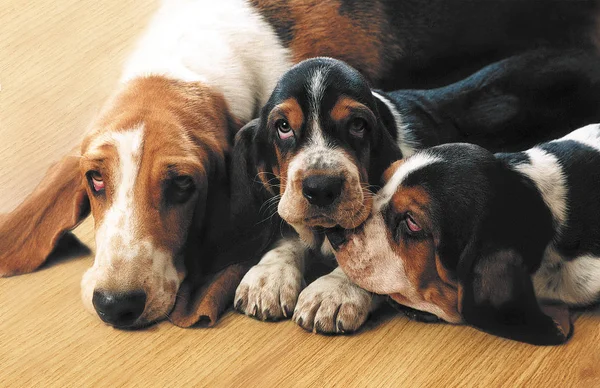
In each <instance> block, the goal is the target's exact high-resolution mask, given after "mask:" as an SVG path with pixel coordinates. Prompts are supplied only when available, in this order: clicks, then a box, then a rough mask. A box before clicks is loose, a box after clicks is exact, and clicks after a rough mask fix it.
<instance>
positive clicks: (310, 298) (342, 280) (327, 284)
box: [293, 267, 383, 334]
mask: <svg viewBox="0 0 600 388" xmlns="http://www.w3.org/2000/svg"><path fill="white" fill-rule="evenodd" d="M382 301H383V298H382V297H381V296H379V295H375V294H372V293H370V292H368V291H365V290H363V289H362V288H360V287H359V286H357V285H356V284H354V283H352V282H351V281H350V279H348V277H347V276H346V274H345V273H344V272H343V271H342V269H341V268H339V267H338V268H336V269H335V270H333V272H331V273H329V274H327V275H325V276H322V277H320V278H318V279H317V280H315V281H314V282H313V283H311V284H310V285H309V286H308V287H306V288H305V289H304V291H302V293H300V296H299V297H298V304H297V305H296V309H295V310H294V317H293V319H294V321H295V322H296V323H297V324H298V325H300V326H302V327H303V328H304V329H306V330H310V331H314V332H318V333H328V334H331V333H351V332H353V331H356V330H358V329H359V328H360V327H361V326H362V325H363V324H364V323H365V321H366V320H367V317H368V316H369V313H370V312H371V311H373V310H375V309H376V308H377V307H378V306H379V305H380V304H381V302H382Z"/></svg>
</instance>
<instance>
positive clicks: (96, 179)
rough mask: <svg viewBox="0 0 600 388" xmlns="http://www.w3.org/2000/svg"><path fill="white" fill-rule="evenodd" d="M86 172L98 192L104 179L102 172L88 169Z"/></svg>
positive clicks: (102, 188)
mask: <svg viewBox="0 0 600 388" xmlns="http://www.w3.org/2000/svg"><path fill="white" fill-rule="evenodd" d="M88 174H89V177H90V181H91V182H92V187H93V189H94V191H95V192H99V191H102V190H104V179H103V178H102V174H100V173H99V172H98V171H90V172H89V173H88Z"/></svg>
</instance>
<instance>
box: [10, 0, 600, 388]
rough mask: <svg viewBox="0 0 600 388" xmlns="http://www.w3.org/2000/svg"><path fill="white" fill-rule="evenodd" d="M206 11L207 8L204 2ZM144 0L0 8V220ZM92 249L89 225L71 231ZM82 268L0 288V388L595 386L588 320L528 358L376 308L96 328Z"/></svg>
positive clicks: (91, 96) (147, 6) (86, 102)
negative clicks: (349, 317) (349, 326)
mask: <svg viewBox="0 0 600 388" xmlns="http://www.w3.org/2000/svg"><path fill="white" fill-rule="evenodd" d="M207 1H208V0H207ZM156 7H157V2H156V1H149V0H127V1H123V0H103V1H97V0H59V1H52V2H48V1H44V0H31V1H27V2H25V1H22V0H3V1H2V2H1V4H0V83H1V85H2V89H1V92H0V212H2V211H8V210H10V209H12V208H14V206H16V204H18V203H19V202H20V201H21V200H22V199H23V197H24V196H25V195H26V194H27V193H29V192H30V191H31V190H32V188H33V187H34V186H35V184H36V182H37V181H38V180H39V179H40V177H41V176H42V175H43V173H44V171H45V170H46V168H47V167H48V166H49V165H50V164H51V163H52V162H53V161H55V160H57V159H58V158H59V157H60V156H61V155H63V154H64V153H65V152H67V150H69V149H70V148H72V147H73V146H75V145H76V144H77V142H78V140H79V139H80V138H81V137H82V135H83V133H84V131H85V128H86V125H87V123H88V122H89V121H90V120H91V118H92V117H93V115H94V113H95V112H96V111H97V110H98V109H99V107H100V105H101V103H102V101H103V99H104V98H106V96H107V95H108V94H109V93H110V91H111V89H112V88H113V87H114V85H115V83H116V80H117V77H118V74H119V69H120V66H121V64H122V61H123V59H124V58H125V55H126V53H127V51H128V50H129V49H130V47H131V45H132V44H133V42H134V41H135V37H136V35H138V34H139V32H140V31H141V29H142V28H143V26H144V23H145V22H147V20H148V19H149V17H150V15H151V13H152V11H153V10H154V9H156ZM77 235H78V236H79V237H80V238H81V239H82V241H84V242H86V243H88V244H90V245H91V244H92V243H93V234H92V229H91V222H90V221H89V220H88V221H87V222H86V223H84V224H83V225H82V226H81V227H80V228H78V230H77ZM91 261H92V259H91V258H90V257H86V258H79V259H74V260H67V261H62V262H60V263H57V264H55V265H52V266H50V267H48V268H45V269H43V270H41V271H39V272H36V273H33V274H30V275H25V276H21V277H16V278H9V279H0V387H19V386H27V387H30V386H57V387H65V386H110V387H116V386H143V387H146V386H177V387H180V386H184V387H185V386H209V387H217V386H219V387H221V386H222V387H238V386H250V387H252V386H267V387H270V386H298V387H304V386H315V387H320V386H340V387H350V386H361V387H364V386H397V387H398V386H428V387H429V386H440V387H454V386H481V387H498V386H508V387H514V386H528V387H532V386H560V387H563V386H581V387H592V386H600V312H598V311H596V312H587V313H584V314H583V315H582V317H581V318H579V319H578V321H577V323H576V333H575V336H574V338H573V339H572V340H571V342H570V343H569V344H567V345H566V346H562V347H554V348H538V347H533V346H529V345H524V344H519V343H516V342H511V341H506V340H501V339H498V338H494V337H491V336H489V335H486V334H483V333H480V332H478V331H476V330H474V329H471V328H468V327H459V326H451V325H442V324H436V325H428V324H422V323H416V322H411V321H409V320H407V319H406V318H404V317H401V316H397V315H394V314H393V313H391V312H390V310H388V311H387V312H385V313H384V314H379V316H378V317H377V319H376V320H375V321H373V322H372V323H370V324H369V328H367V329H366V330H364V331H363V332H361V333H359V334H357V335H352V336H342V337H325V336H320V335H315V334H311V333H307V332H305V331H303V330H302V329H300V328H299V327H297V326H296V325H294V324H293V323H291V322H289V321H288V322H280V323H263V322H258V321H255V320H252V319H249V318H246V317H243V316H240V315H238V314H235V313H229V314H228V315H227V316H226V317H225V318H224V319H223V320H222V322H220V324H219V325H217V326H216V327H215V328H212V329H180V328H177V327H174V326H173V325H171V324H170V323H168V322H163V323H161V324H159V325H156V326H154V327H151V328H149V329H147V330H143V331H134V332H127V331H119V330H115V329H112V328H109V327H107V326H105V325H103V324H102V323H101V322H100V321H99V320H98V319H97V318H96V317H94V316H91V315H89V314H88V313H87V312H86V311H85V310H84V308H83V306H82V303H81V301H80V297H79V282H80V279H81V275H82V274H83V272H84V271H85V269H86V268H88V267H89V266H90V265H91Z"/></svg>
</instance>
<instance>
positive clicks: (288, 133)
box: [275, 120, 294, 140]
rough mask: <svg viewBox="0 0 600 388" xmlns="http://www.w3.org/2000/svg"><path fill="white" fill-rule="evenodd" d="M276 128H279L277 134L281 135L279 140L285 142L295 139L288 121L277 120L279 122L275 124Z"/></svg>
mask: <svg viewBox="0 0 600 388" xmlns="http://www.w3.org/2000/svg"><path fill="white" fill-rule="evenodd" d="M275 126H276V127H277V134H278V135H279V138H280V139H281V140H285V139H289V138H291V137H294V131H292V127H291V126H290V123H288V122H287V121H285V120H277V122H276V123H275Z"/></svg>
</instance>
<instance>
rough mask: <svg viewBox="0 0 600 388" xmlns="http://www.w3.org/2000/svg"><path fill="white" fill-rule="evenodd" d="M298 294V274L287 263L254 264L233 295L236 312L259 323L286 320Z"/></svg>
mask: <svg viewBox="0 0 600 388" xmlns="http://www.w3.org/2000/svg"><path fill="white" fill-rule="evenodd" d="M300 290H302V272H301V271H300V270H299V269H298V268H297V267H296V266H294V265H290V264H287V263H270V264H257V265H255V266H254V267H252V268H251V269H250V271H248V273H247V274H246V276H244V278H243V279H242V282H241V283H240V285H239V286H238V288H237V290H236V292H235V301H234V306H235V308H236V310H238V311H240V312H242V313H244V314H246V315H249V316H251V317H254V318H257V319H260V320H269V321H276V320H280V319H284V318H290V317H291V315H292V312H293V311H294V306H296V301H297V300H298V294H299V293H300Z"/></svg>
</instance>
